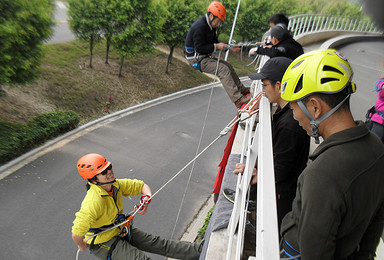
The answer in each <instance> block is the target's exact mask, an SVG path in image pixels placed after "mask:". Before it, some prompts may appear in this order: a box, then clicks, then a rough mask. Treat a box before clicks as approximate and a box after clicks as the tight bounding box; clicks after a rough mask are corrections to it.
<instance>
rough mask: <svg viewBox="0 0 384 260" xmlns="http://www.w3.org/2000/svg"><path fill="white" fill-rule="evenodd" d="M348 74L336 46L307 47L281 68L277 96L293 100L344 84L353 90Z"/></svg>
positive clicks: (340, 88)
mask: <svg viewBox="0 0 384 260" xmlns="http://www.w3.org/2000/svg"><path fill="white" fill-rule="evenodd" d="M352 76H353V71H352V68H351V66H350V64H349V62H348V60H347V59H346V58H345V57H344V56H342V55H341V54H340V53H339V52H337V51H336V50H333V49H328V50H316V51H311V52H308V53H306V54H303V55H301V56H299V57H297V58H296V59H295V60H294V61H293V62H292V63H291V64H290V65H289V67H288V68H287V70H286V71H285V73H284V76H283V79H282V88H281V97H282V99H284V100H285V101H288V102H294V101H298V100H301V99H303V98H305V97H306V96H308V95H310V94H313V93H324V94H327V93H329V94H332V93H337V92H339V91H341V90H343V89H344V88H345V87H347V86H350V87H351V88H352V89H351V92H352V93H353V92H355V91H356V86H355V84H354V83H353V82H351V80H352ZM349 83H350V84H349Z"/></svg>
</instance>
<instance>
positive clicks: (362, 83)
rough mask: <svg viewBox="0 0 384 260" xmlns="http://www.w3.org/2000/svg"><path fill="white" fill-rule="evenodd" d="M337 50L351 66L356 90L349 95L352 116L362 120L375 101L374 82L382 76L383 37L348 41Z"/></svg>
mask: <svg viewBox="0 0 384 260" xmlns="http://www.w3.org/2000/svg"><path fill="white" fill-rule="evenodd" d="M338 50H339V51H340V52H341V53H342V54H343V55H344V56H345V57H347V58H348V61H349V62H350V64H351V66H352V69H353V72H354V76H353V81H354V82H355V83H356V85H357V92H356V93H355V94H353V95H352V97H351V109H352V113H353V115H354V118H355V119H360V120H362V119H364V117H365V113H366V111H367V110H368V108H370V107H371V106H373V105H374V104H375V102H376V98H377V94H376V93H375V92H373V89H374V84H375V82H376V81H377V80H378V79H379V78H382V77H384V39H382V40H371V41H366V42H365V41H364V42H355V43H350V44H348V45H346V46H343V47H341V48H339V49H338Z"/></svg>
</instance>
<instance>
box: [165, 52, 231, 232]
mask: <svg viewBox="0 0 384 260" xmlns="http://www.w3.org/2000/svg"><path fill="white" fill-rule="evenodd" d="M229 48H230V47H228V48H227V49H226V50H228V49H229ZM222 51H225V50H221V51H220V52H219V53H218V54H219V55H218V58H217V62H216V70H215V73H214V78H213V82H216V77H217V72H218V70H219V63H220V56H221V53H222ZM212 96H213V85H212V86H211V92H210V95H209V100H208V105H207V109H206V111H205V117H204V122H203V126H202V129H201V132H200V138H199V143H198V145H197V148H196V153H195V156H197V154H198V152H199V150H200V145H201V140H202V139H203V134H204V131H205V125H206V122H207V118H208V113H209V110H210V108H211V103H212ZM195 163H196V160H195V161H194V162H193V164H192V168H191V171H190V173H189V176H188V181H187V184H186V185H185V189H184V194H183V197H182V199H181V202H180V207H179V210H178V212H177V216H176V221H175V225H174V226H173V230H172V234H171V239H172V238H173V235H174V234H175V230H176V225H177V223H178V222H179V217H180V213H181V208H182V206H183V204H184V200H185V196H186V194H187V190H188V187H189V183H190V181H191V178H192V173H193V170H194V168H195Z"/></svg>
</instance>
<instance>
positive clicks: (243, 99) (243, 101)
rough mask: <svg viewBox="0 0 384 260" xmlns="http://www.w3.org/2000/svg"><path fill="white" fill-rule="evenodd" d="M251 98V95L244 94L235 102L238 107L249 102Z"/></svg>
mask: <svg viewBox="0 0 384 260" xmlns="http://www.w3.org/2000/svg"><path fill="white" fill-rule="evenodd" d="M250 100H251V97H247V96H242V97H241V98H239V99H238V100H236V102H235V106H236V107H237V108H240V107H241V106H242V105H244V104H247V103H248V102H249V101H250Z"/></svg>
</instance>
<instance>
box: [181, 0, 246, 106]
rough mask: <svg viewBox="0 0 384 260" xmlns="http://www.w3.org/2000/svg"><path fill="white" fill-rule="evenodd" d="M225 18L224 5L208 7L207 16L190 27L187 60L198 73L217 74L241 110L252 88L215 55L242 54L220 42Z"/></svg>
mask: <svg viewBox="0 0 384 260" xmlns="http://www.w3.org/2000/svg"><path fill="white" fill-rule="evenodd" d="M225 15H226V10H225V7H224V6H223V5H222V4H221V3H220V2H217V1H213V2H212V3H211V4H210V5H209V6H208V9H207V13H206V14H205V15H204V16H203V17H201V18H199V19H198V20H196V21H195V22H194V23H193V24H192V25H191V27H190V28H189V31H188V34H187V38H186V40H185V57H186V59H187V60H188V62H189V64H190V65H191V66H192V67H194V68H196V69H197V70H199V71H201V72H206V73H209V74H213V75H215V76H216V75H217V76H218V77H219V79H220V81H221V83H222V84H223V87H224V89H225V91H226V92H227V94H228V96H229V98H230V99H231V100H232V102H233V103H234V104H235V106H236V107H238V108H239V107H241V106H242V105H243V104H246V103H248V102H249V100H250V97H248V96H246V95H247V94H248V93H249V88H246V87H244V85H243V83H241V81H240V79H239V76H238V75H237V74H236V72H235V70H234V69H233V67H232V65H231V64H230V63H228V62H226V61H224V60H219V59H216V58H213V57H212V56H211V55H212V54H213V53H215V52H217V51H223V50H227V49H230V50H232V51H234V52H238V51H240V48H239V47H230V46H229V45H228V44H225V43H223V42H219V40H218V35H217V32H216V29H217V28H218V26H219V25H220V23H221V22H222V21H224V20H225Z"/></svg>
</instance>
